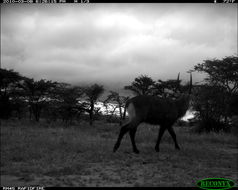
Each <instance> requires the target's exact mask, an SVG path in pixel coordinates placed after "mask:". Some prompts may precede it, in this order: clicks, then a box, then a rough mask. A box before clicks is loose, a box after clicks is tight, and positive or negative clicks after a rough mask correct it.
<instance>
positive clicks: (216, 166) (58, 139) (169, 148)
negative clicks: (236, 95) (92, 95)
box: [1, 121, 238, 187]
mask: <svg viewBox="0 0 238 190" xmlns="http://www.w3.org/2000/svg"><path fill="white" fill-rule="evenodd" d="M119 129H120V127H119V126H118V125H113V124H106V123H96V124H95V125H94V126H92V127H91V126H89V125H88V124H87V123H81V124H80V125H75V126H62V125H61V124H57V123H56V124H51V125H48V124H46V123H41V124H36V123H31V122H19V121H18V122H16V121H15V122H9V121H8V122H2V126H1V175H2V176H1V185H4V184H5V185H10V184H11V185H19V184H20V185H41V186H42V185H43V186H176V187H178V186H180V187H181V186H196V181H197V180H200V179H203V178H208V177H225V178H229V179H232V180H234V181H235V183H236V184H237V156H238V146H237V140H236V136H235V135H233V134H202V135H198V134H191V133H189V132H188V131H187V130H185V128H176V133H177V137H178V142H179V144H180V145H181V151H176V150H175V149H174V144H173V141H172V139H171V137H170V136H169V134H168V133H167V132H166V133H165V135H164V137H163V139H162V142H161V146H160V147H161V148H160V153H156V152H155V151H154V146H155V141H156V138H157V133H158V127H156V126H149V125H145V124H142V126H139V129H138V132H137V136H136V142H137V145H138V148H139V150H140V152H141V153H140V154H139V155H136V154H134V153H132V148H131V144H130V139H129V135H126V136H125V137H124V139H123V141H122V144H121V147H120V148H119V150H118V152H117V153H112V148H113V145H114V143H115V141H116V138H117V135H118V132H119Z"/></svg>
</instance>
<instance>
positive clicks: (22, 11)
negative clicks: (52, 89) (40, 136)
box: [1, 3, 237, 89]
mask: <svg viewBox="0 0 238 190" xmlns="http://www.w3.org/2000/svg"><path fill="white" fill-rule="evenodd" d="M235 53H237V4H151V3H150V4H34V5H30V4H12V5H3V4H1V67H2V68H7V69H14V70H15V71H18V72H19V73H21V74H22V75H24V76H27V77H33V78H35V79H41V78H45V79H48V80H57V81H61V82H68V83H72V84H83V83H101V84H104V85H105V86H106V87H109V88H112V89H117V88H122V87H123V86H124V85H128V84H130V83H131V82H132V81H133V80H134V78H135V77H137V76H139V75H141V74H146V75H148V76H150V77H152V78H153V79H154V80H157V79H163V80H166V79H172V78H176V77H177V73H178V72H180V73H181V75H180V76H181V77H182V78H183V79H184V80H188V79H189V75H188V74H187V73H186V71H188V70H190V69H193V66H194V65H196V64H197V63H201V62H202V61H203V60H205V59H212V58H223V57H224V56H230V55H235ZM199 77H200V76H199V75H195V74H194V80H200V78H199Z"/></svg>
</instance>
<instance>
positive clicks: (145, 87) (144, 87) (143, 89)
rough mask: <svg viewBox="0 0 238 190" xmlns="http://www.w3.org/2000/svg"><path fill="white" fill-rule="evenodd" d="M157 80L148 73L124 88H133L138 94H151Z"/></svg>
mask: <svg viewBox="0 0 238 190" xmlns="http://www.w3.org/2000/svg"><path fill="white" fill-rule="evenodd" d="M154 84H155V81H154V80H153V79H152V78H150V77H148V76H147V75H141V76H139V77H137V78H135V80H134V81H133V82H132V83H131V85H129V86H125V87H124V89H126V90H131V91H132V92H133V93H135V94H136V95H150V94H152V91H153V86H154Z"/></svg>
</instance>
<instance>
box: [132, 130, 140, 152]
mask: <svg viewBox="0 0 238 190" xmlns="http://www.w3.org/2000/svg"><path fill="white" fill-rule="evenodd" d="M136 130H137V126H136V127H134V128H132V129H131V130H130V138H131V144H132V148H133V152H134V153H136V154H139V150H138V149H137V147H136V143H135V134H136Z"/></svg>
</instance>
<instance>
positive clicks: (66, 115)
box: [59, 86, 83, 123]
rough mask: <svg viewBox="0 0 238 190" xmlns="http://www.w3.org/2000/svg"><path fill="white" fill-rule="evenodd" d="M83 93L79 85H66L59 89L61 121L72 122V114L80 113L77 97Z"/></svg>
mask: <svg viewBox="0 0 238 190" xmlns="http://www.w3.org/2000/svg"><path fill="white" fill-rule="evenodd" d="M82 95H83V91H82V88H81V87H79V86H74V87H67V88H64V89H62V90H61V95H60V100H61V101H60V107H59V110H60V113H61V116H62V119H63V121H65V122H66V123H67V122H68V121H70V122H72V119H73V117H74V116H76V115H78V114H80V113H81V112H82V110H83V106H82V104H80V103H79V98H80V97H81V96H82Z"/></svg>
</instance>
